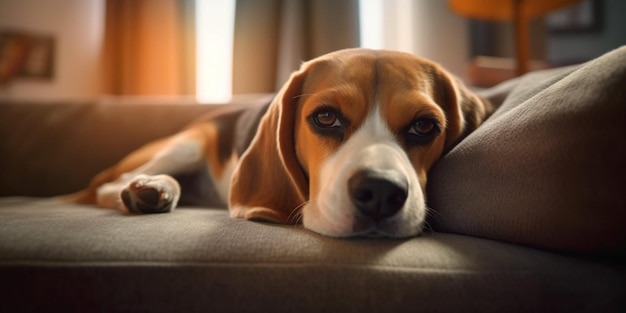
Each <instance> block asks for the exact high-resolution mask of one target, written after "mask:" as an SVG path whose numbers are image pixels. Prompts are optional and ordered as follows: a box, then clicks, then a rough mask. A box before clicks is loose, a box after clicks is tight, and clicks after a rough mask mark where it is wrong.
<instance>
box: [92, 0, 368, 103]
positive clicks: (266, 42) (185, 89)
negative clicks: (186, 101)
mask: <svg viewBox="0 0 626 313" xmlns="http://www.w3.org/2000/svg"><path fill="white" fill-rule="evenodd" d="M196 1H218V0H178V1H177V0H132V1H131V0H106V13H105V14H106V17H105V42H104V56H103V60H104V61H103V68H102V71H101V72H102V73H103V76H104V77H103V79H102V81H103V92H104V93H105V94H110V95H193V94H195V74H196V73H195V32H194V28H195V27H194V25H195V18H194V16H195V12H194V8H195V2H196ZM358 45H359V20H358V0H237V1H236V16H235V35H234V44H233V93H234V94H245V93H269V92H274V91H276V90H278V89H279V88H280V86H281V85H282V84H283V83H284V82H285V81H287V79H288V77H289V75H290V74H291V72H293V71H294V70H296V69H298V67H299V66H300V64H301V62H302V61H306V60H309V59H312V58H314V57H316V56H319V55H322V54H325V53H327V52H330V51H333V50H338V49H343V48H350V47H357V46H358Z"/></svg>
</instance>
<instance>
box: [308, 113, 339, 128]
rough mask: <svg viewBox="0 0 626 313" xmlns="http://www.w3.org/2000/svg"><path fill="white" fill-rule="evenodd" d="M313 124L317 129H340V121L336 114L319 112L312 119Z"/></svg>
mask: <svg viewBox="0 0 626 313" xmlns="http://www.w3.org/2000/svg"><path fill="white" fill-rule="evenodd" d="M313 119H314V120H315V124H317V126H319V127H325V128H328V127H341V121H339V116H338V115H337V113H335V112H332V111H321V112H318V113H316V114H315V116H314V117H313Z"/></svg>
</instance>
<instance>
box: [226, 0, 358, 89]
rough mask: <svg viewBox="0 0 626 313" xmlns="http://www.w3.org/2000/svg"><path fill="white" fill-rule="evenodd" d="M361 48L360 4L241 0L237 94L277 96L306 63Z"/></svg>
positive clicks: (237, 24) (236, 46) (235, 66)
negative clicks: (295, 72) (281, 88)
mask: <svg viewBox="0 0 626 313" xmlns="http://www.w3.org/2000/svg"><path fill="white" fill-rule="evenodd" d="M358 46H359V19H358V0H237V6H236V16H235V38H234V45H233V49H234V51H233V93H234V94H243V93H265V92H274V91H276V90H278V89H279V88H280V86H281V85H282V84H283V83H285V82H286V81H287V79H288V78H289V75H290V74H291V72H293V71H294V70H297V69H298V68H299V67H300V64H301V63H302V61H306V60H310V59H312V58H315V57H317V56H319V55H322V54H325V53H328V52H331V51H334V50H339V49H343V48H352V47H358Z"/></svg>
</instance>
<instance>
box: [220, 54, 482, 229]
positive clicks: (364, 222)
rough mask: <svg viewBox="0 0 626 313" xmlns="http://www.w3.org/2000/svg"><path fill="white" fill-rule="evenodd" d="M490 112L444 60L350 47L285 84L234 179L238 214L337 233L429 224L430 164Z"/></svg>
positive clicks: (317, 61)
mask: <svg viewBox="0 0 626 313" xmlns="http://www.w3.org/2000/svg"><path fill="white" fill-rule="evenodd" d="M490 113H491V106H490V105H489V104H488V103H487V102H485V101H483V100H481V99H479V98H478V97H477V96H475V95H474V94H472V93H471V92H469V91H468V90H467V89H465V87H463V86H462V85H461V84H460V83H459V82H458V81H457V80H456V79H455V78H454V77H452V76H451V75H450V74H448V73H447V72H445V71H444V70H443V69H442V68H441V67H439V66H438V65H436V64H434V63H432V62H429V61H427V60H424V59H421V58H418V57H415V56H413V55H410V54H406V53H400V52H391V51H373V50H365V49H349V50H342V51H338V52H334V53H331V54H328V55H325V56H322V57H319V58H317V59H314V60H312V61H309V62H307V63H305V64H303V65H302V67H301V69H300V70H299V71H297V72H295V73H294V74H293V75H292V76H291V78H290V80H289V82H287V84H285V86H283V88H282V89H281V91H280V92H279V93H278V95H277V96H276V98H275V99H274V101H273V102H272V104H271V105H270V107H269V109H268V111H267V113H266V114H265V116H264V117H263V120H262V121H261V124H260V126H259V129H258V133H257V135H256V137H255V138H254V140H253V141H252V144H251V146H250V147H249V149H248V150H247V151H246V152H245V153H244V155H243V156H242V158H241V160H240V163H239V166H238V168H237V169H236V170H235V173H234V175H233V180H232V184H231V192H230V209H231V215H232V216H233V217H241V218H246V219H257V220H270V221H274V222H279V223H297V222H302V223H303V224H304V226H305V227H306V228H308V229H310V230H313V231H315V232H318V233H321V234H324V235H329V236H336V237H344V236H354V235H366V236H381V235H382V236H388V237H408V236H414V235H417V234H419V233H420V232H421V231H422V226H423V223H424V219H425V215H426V205H425V197H424V190H425V186H426V181H427V173H428V170H429V169H430V168H431V167H432V166H433V164H434V163H435V162H436V161H437V159H439V158H440V157H441V155H442V154H443V153H444V151H446V150H447V149H450V148H451V147H452V146H453V145H454V144H455V143H456V142H457V141H459V140H460V139H461V138H462V137H463V136H464V135H465V134H467V133H469V132H471V131H472V130H474V129H475V128H476V127H477V126H478V125H479V124H480V123H481V122H482V121H483V120H484V119H485V118H486V117H487V116H488V114H490Z"/></svg>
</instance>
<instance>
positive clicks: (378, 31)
mask: <svg viewBox="0 0 626 313" xmlns="http://www.w3.org/2000/svg"><path fill="white" fill-rule="evenodd" d="M383 1H384V0H359V28H360V38H359V40H360V41H361V47H362V48H369V49H382V48H383V47H384V35H383V30H384V25H383V22H384V21H383V6H384V3H383Z"/></svg>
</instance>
